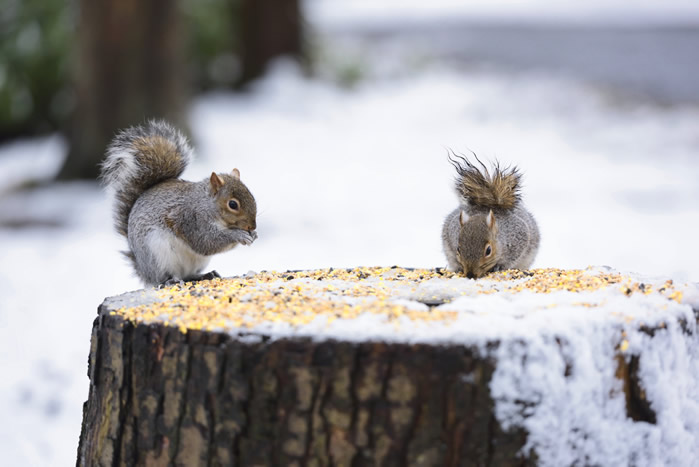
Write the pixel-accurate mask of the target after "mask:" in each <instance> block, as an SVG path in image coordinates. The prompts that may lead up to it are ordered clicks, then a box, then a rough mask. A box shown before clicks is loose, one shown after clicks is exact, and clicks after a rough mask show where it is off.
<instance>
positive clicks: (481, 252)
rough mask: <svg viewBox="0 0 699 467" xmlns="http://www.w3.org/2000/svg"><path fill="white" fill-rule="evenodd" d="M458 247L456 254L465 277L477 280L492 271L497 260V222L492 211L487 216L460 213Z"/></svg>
mask: <svg viewBox="0 0 699 467" xmlns="http://www.w3.org/2000/svg"><path fill="white" fill-rule="evenodd" d="M459 223H460V224H461V230H460V231H459V245H458V247H457V250H456V254H457V256H458V259H459V263H460V264H461V267H462V268H463V272H464V274H466V277H468V278H471V279H478V278H479V277H483V276H484V275H486V274H488V273H489V272H490V271H492V270H493V268H494V267H495V264H496V263H497V258H498V245H497V241H496V236H497V232H498V226H497V222H496V220H495V215H494V214H493V211H492V210H490V212H489V213H488V214H476V215H474V216H470V217H469V216H468V214H466V212H465V211H461V215H460V217H459Z"/></svg>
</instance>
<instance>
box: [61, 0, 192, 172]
mask: <svg viewBox="0 0 699 467" xmlns="http://www.w3.org/2000/svg"><path fill="white" fill-rule="evenodd" d="M181 26H182V25H181V18H180V12H179V8H178V2H176V1H169V0H95V1H92V0H82V1H81V2H80V21H79V26H78V47H77V49H78V50H77V60H76V69H75V71H74V81H75V91H76V109H75V113H74V115H73V118H72V121H71V127H70V130H69V140H70V141H69V142H70V148H71V149H70V153H69V155H68V158H67V160H66V162H65V164H64V166H63V168H62V170H61V172H60V174H59V178H62V179H75V178H90V179H92V178H96V177H97V175H98V173H99V167H98V164H99V162H100V161H101V160H102V158H103V156H104V151H105V147H106V145H107V144H108V143H109V141H110V140H111V139H112V138H113V137H114V135H115V134H116V132H117V131H118V130H120V129H123V128H125V127H127V126H131V125H134V124H138V123H142V122H143V121H144V119H146V118H166V119H168V120H170V121H172V122H173V123H174V124H176V125H178V126H180V127H181V126H182V125H183V123H184V119H183V113H182V111H183V108H184V104H185V96H186V89H187V88H186V84H187V78H186V74H185V73H184V65H183V63H184V62H183V55H182V54H183V47H182V45H183V44H182V35H183V34H182V27H181Z"/></svg>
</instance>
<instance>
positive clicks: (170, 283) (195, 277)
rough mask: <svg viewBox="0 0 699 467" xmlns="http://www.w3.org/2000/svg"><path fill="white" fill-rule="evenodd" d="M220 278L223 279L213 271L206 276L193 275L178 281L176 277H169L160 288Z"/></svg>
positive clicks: (205, 274)
mask: <svg viewBox="0 0 699 467" xmlns="http://www.w3.org/2000/svg"><path fill="white" fill-rule="evenodd" d="M220 278H221V275H220V274H219V273H218V271H216V270H213V271H209V272H207V273H204V274H193V275H191V276H187V277H185V278H183V279H178V278H176V277H169V278H167V279H166V280H164V281H163V282H161V283H160V287H169V286H173V285H182V284H184V283H185V282H199V281H210V280H213V279H220Z"/></svg>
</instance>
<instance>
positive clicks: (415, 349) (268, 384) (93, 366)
mask: <svg viewBox="0 0 699 467" xmlns="http://www.w3.org/2000/svg"><path fill="white" fill-rule="evenodd" d="M492 372H493V362H492V361H491V360H489V359H488V358H482V357H480V356H479V354H478V352H477V351H476V350H475V349H473V348H468V347H463V346H431V345H425V344H421V345H408V344H383V343H361V344H356V343H344V342H337V341H326V342H314V341H312V340H308V339H284V340H275V341H264V340H262V339H257V340H255V339H237V340H236V339H234V338H232V337H231V336H230V335H228V334H224V333H215V332H202V331H189V332H188V333H187V334H182V333H180V331H179V330H178V329H177V328H174V327H166V326H163V325H159V324H151V325H145V324H139V325H134V324H133V323H131V322H128V321H124V319H123V318H121V317H119V316H113V315H110V314H109V312H108V309H106V308H104V307H103V308H102V310H101V313H100V316H99V318H97V319H96V320H95V324H94V328H93V335H92V350H91V353H90V363H89V371H88V374H89V377H90V381H91V384H90V396H89V399H88V401H87V402H86V403H85V407H84V419H83V428H82V433H81V437H80V446H79V450H78V465H168V464H170V463H175V464H177V465H265V466H266V465H330V464H334V465H348V466H349V465H425V466H432V465H528V464H533V463H534V461H535V460H534V459H533V458H529V459H524V458H522V457H520V456H519V455H518V454H517V453H518V451H519V449H520V448H521V447H522V446H523V445H524V442H525V434H524V432H523V431H520V430H516V431H513V432H504V431H503V430H502V429H501V428H500V426H499V425H498V423H497V421H496V420H495V418H494V415H493V400H492V399H491V397H490V395H489V390H488V383H489V381H490V377H491V374H492Z"/></svg>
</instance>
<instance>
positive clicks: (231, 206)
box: [228, 199, 240, 211]
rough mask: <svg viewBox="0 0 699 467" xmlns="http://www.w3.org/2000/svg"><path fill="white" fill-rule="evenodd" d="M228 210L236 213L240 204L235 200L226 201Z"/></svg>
mask: <svg viewBox="0 0 699 467" xmlns="http://www.w3.org/2000/svg"><path fill="white" fill-rule="evenodd" d="M228 208H229V209H230V210H231V211H237V210H238V209H240V203H238V201H237V200H235V199H232V200H230V201H228Z"/></svg>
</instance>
